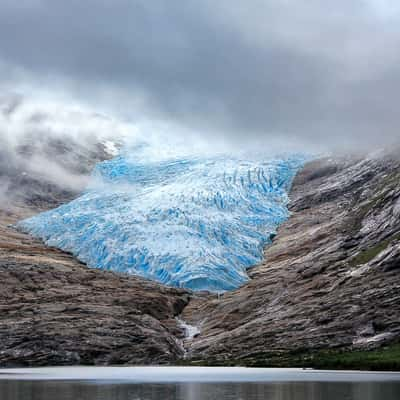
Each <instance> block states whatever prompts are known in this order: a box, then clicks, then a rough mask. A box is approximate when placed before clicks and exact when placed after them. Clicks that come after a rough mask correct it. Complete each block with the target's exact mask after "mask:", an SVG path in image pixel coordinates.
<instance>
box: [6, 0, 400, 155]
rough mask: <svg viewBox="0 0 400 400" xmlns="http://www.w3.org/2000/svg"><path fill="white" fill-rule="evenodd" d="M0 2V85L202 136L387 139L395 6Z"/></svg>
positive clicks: (310, 1)
mask: <svg viewBox="0 0 400 400" xmlns="http://www.w3.org/2000/svg"><path fill="white" fill-rule="evenodd" d="M396 4H397V2H396V1H394V0H392V1H389V0H387V1H385V0H335V1H326V0H293V1H290V0H237V1H233V0H180V1H178V0H165V1H162V0H108V1H105V0H85V1H82V0H68V1H65V0H20V1H16V0H1V1H0V85H1V89H2V91H3V92H5V91H13V90H17V91H20V92H21V91H22V92H25V91H26V92H29V93H30V94H32V93H35V92H37V93H39V92H41V93H45V95H46V96H47V99H46V100H47V101H50V102H51V101H52V98H54V99H57V101H59V99H60V98H62V99H63V101H65V102H70V101H71V102H72V101H76V102H77V103H82V104H89V105H90V106H91V107H92V108H93V109H94V110H97V109H98V110H102V111H104V110H105V111H107V112H108V113H110V114H111V115H113V116H116V117H118V118H123V119H128V120H130V121H132V122H136V121H145V122H146V121H157V122H161V123H163V122H165V123H168V124H170V126H179V127H180V128H182V131H185V130H186V131H189V132H192V133H193V132H195V133H196V134H198V135H203V136H205V137H206V138H211V137H216V136H217V137H219V138H221V137H223V138H225V140H233V141H239V142H240V141H241V140H242V141H243V140H246V141H248V140H250V141H253V142H262V143H268V141H276V140H280V141H282V142H284V143H294V142H300V143H310V144H311V143H313V144H317V145H330V146H331V148H335V147H339V148H347V147H351V148H357V147H363V146H365V145H369V146H371V147H372V148H374V147H377V146H380V145H381V144H389V143H391V142H394V141H396V140H398V141H400V131H399V126H400V112H399V104H400V95H399V93H400V4H399V6H397V5H396Z"/></svg>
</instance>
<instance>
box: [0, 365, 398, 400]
mask: <svg viewBox="0 0 400 400" xmlns="http://www.w3.org/2000/svg"><path fill="white" fill-rule="evenodd" d="M52 370H55V373H52ZM21 371H22V372H21ZM121 371H122V372H121ZM157 371H161V372H157ZM0 372H1V374H0V399H1V400H95V399H96V400H128V399H129V400H152V399H156V400H208V399H209V400H231V399H232V400H233V399H235V400H240V399H249V400H261V399H267V400H293V399H295V400H399V399H400V375H398V374H354V373H348V374H347V373H334V372H313V371H295V370H255V371H254V372H252V371H251V370H250V371H249V370H247V371H246V370H244V369H230V368H225V369H223V370H222V371H221V369H216V370H213V369H211V370H210V369H199V368H196V369H190V368H189V372H188V368H186V369H184V370H182V369H173V371H172V372H171V369H170V368H161V369H155V368H152V369H148V368H141V369H140V368H134V369H132V368H125V369H121V368H118V369H111V370H110V369H108V368H98V369H96V368H90V369H84V368H80V369H67V368H63V369H47V370H46V371H45V372H44V371H43V369H37V370H30V371H28V372H26V373H24V372H23V370H18V371H16V372H14V371H10V370H8V371H5V370H0ZM79 376H83V379H84V380H79ZM241 377H242V378H241ZM285 379H287V381H285ZM138 380H139V381H142V382H138ZM157 380H158V381H161V382H155V381H157ZM167 380H171V381H170V382H168V381H167ZM174 380H175V381H174ZM190 380H192V381H190ZM238 380H241V381H238ZM246 380H247V381H246ZM152 381H154V382H152ZM218 381H219V382H218Z"/></svg>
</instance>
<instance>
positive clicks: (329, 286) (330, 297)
mask: <svg viewBox="0 0 400 400" xmlns="http://www.w3.org/2000/svg"><path fill="white" fill-rule="evenodd" d="M399 202H400V160H399V159H398V158H396V157H394V156H390V155H376V156H374V157H369V158H365V159H361V158H358V159H355V158H341V159H336V160H331V159H323V160H317V161H314V162H311V163H309V164H308V165H307V166H306V167H305V168H304V169H303V171H302V172H300V173H299V174H298V176H297V178H296V180H295V182H294V185H293V188H292V192H291V205H290V209H291V212H292V215H291V217H290V218H289V220H288V221H287V222H286V223H284V224H283V225H282V226H281V227H280V229H279V231H278V235H277V236H276V238H275V239H274V243H273V244H272V245H271V246H269V247H268V248H267V249H266V250H265V260H266V261H265V262H264V263H262V264H261V265H258V266H256V267H254V268H253V269H251V271H250V276H251V278H252V279H251V281H250V282H249V283H247V284H245V285H244V286H242V287H241V288H240V289H238V290H235V291H233V292H229V293H226V294H224V295H223V296H221V297H220V298H219V299H217V298H215V296H214V297H208V298H197V299H193V300H192V301H191V302H190V304H189V306H188V307H186V309H185V310H184V313H183V317H182V318H183V319H185V320H186V321H187V322H188V323H190V324H193V325H196V326H198V327H199V329H200V334H199V335H197V336H196V337H195V338H194V339H193V340H191V341H189V342H187V348H188V352H189V354H188V357H190V358H192V359H194V360H206V361H207V362H213V361H214V362H218V361H219V362H221V361H224V360H232V359H233V360H236V361H237V362H240V360H242V361H246V360H252V359H254V358H257V357H260V356H262V357H264V358H265V359H268V357H271V356H274V355H283V354H285V353H290V352H292V353H293V352H301V351H318V350H326V349H355V348H358V349H360V348H361V349H369V348H371V347H379V346H381V345H383V344H385V343H390V342H394V341H398V340H399V339H400V295H399V293H400V291H399V289H400V274H399V267H400V240H399V239H400V219H399V204H400V203H399Z"/></svg>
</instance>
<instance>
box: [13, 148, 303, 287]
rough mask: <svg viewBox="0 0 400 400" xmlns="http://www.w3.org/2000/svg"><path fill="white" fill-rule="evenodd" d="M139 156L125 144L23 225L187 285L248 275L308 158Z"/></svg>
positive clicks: (84, 254)
mask: <svg viewBox="0 0 400 400" xmlns="http://www.w3.org/2000/svg"><path fill="white" fill-rule="evenodd" d="M144 155H145V153H143V149H142V148H141V147H140V146H138V147H131V148H129V149H125V151H124V152H123V153H122V155H120V156H118V157H116V158H114V159H113V160H110V161H106V162H103V163H100V164H99V165H98V166H97V167H96V169H95V171H94V173H93V178H92V183H91V185H90V187H89V188H88V189H87V190H86V192H85V193H83V194H82V196H80V197H79V198H77V199H76V200H74V201H72V202H70V203H68V204H65V205H63V206H61V207H59V208H57V209H54V210H51V211H48V212H45V213H41V214H39V215H37V216H35V217H33V218H30V219H27V220H24V221H21V222H20V223H19V227H20V228H21V229H23V230H25V231H28V232H30V233H31V234H32V235H34V236H36V237H39V238H41V239H43V240H44V241H45V242H46V244H47V245H49V246H54V247H58V248H60V249H62V250H65V251H68V252H71V253H73V254H74V255H75V256H76V257H77V258H78V259H80V260H81V261H83V262H85V263H87V264H88V265H89V266H91V267H96V268H102V269H106V270H113V271H119V272H124V273H132V274H137V275H140V276H143V277H145V278H149V279H153V280H157V281H159V282H162V283H165V284H167V285H172V286H177V287H185V288H189V289H193V290H209V291H216V292H219V291H225V290H231V289H234V288H236V287H238V286H240V285H242V284H243V283H244V282H246V281H247V280H248V277H247V274H246V269H247V268H248V267H250V266H253V265H255V264H257V263H259V262H260V261H261V260H262V255H263V247H264V246H265V245H266V244H267V243H268V242H269V240H270V236H271V234H273V233H274V232H275V230H276V228H277V226H278V225H279V224H281V223H282V222H283V221H284V220H285V219H286V218H287V217H288V210H287V200H288V197H287V192H288V189H289V188H290V185H291V181H292V179H293V176H294V175H295V173H296V172H297V170H298V169H299V168H300V167H301V165H302V164H303V163H304V158H303V157H302V156H297V155H294V156H285V157H273V158H267V159H263V158H262V157H260V156H257V155H252V156H246V157H245V156H243V155H242V156H240V157H239V156H227V155H216V156H213V157H204V156H195V155H193V154H192V155H190V156H187V157H176V156H174V157H169V158H168V157H166V158H160V159H158V158H154V157H153V158H148V157H145V156H144Z"/></svg>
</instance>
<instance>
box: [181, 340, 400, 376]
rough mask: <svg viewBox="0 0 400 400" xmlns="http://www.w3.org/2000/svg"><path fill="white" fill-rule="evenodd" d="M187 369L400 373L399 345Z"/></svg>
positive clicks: (286, 355) (200, 362)
mask: <svg viewBox="0 0 400 400" xmlns="http://www.w3.org/2000/svg"><path fill="white" fill-rule="evenodd" d="M181 364H184V365H197V366H246V367H260V368H261V367H263V368H315V369H334V370H335V369H340V370H369V371H400V344H392V345H389V346H385V347H382V348H379V349H375V350H369V351H349V350H347V351H346V350H322V351H318V352H307V351H298V352H292V353H282V354H277V353H260V354H255V355H253V356H252V357H248V358H244V359H238V360H234V359H231V360H222V361H221V360H218V361H217V360H207V361H206V360H197V361H196V360H190V361H189V360H188V361H183V362H181Z"/></svg>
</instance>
